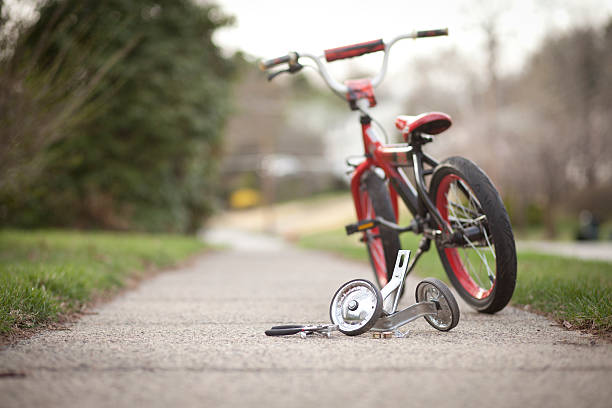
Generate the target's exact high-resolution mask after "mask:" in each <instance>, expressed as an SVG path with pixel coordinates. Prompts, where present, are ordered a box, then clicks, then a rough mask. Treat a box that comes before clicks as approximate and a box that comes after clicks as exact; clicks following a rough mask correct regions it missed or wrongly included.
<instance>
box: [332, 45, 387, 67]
mask: <svg viewBox="0 0 612 408" xmlns="http://www.w3.org/2000/svg"><path fill="white" fill-rule="evenodd" d="M384 49H385V43H384V42H383V40H382V39H380V40H374V41H368V42H363V43H358V44H352V45H345V46H344V47H338V48H330V49H329V50H325V51H324V53H325V59H326V60H327V62H332V61H335V60H339V59H345V58H353V57H358V56H360V55H363V54H368V53H370V52H376V51H383V50H384Z"/></svg>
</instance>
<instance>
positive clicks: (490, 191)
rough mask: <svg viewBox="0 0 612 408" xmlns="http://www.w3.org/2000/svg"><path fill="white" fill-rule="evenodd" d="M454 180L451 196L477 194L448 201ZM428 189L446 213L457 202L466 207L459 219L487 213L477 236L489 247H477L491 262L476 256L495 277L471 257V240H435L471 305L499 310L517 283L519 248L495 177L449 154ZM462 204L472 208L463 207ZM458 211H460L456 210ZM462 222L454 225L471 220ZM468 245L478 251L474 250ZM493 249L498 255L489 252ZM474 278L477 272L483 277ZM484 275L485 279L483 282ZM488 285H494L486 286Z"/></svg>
mask: <svg viewBox="0 0 612 408" xmlns="http://www.w3.org/2000/svg"><path fill="white" fill-rule="evenodd" d="M453 183H454V184H453ZM453 186H454V190H453V192H452V193H450V195H451V196H452V197H451V198H452V202H454V201H460V199H456V197H459V198H460V197H461V196H463V197H464V198H468V195H469V196H474V197H475V200H474V199H473V198H472V199H468V200H467V202H468V204H465V201H463V202H462V203H463V204H462V205H448V195H447V194H446V193H448V192H449V191H450V190H451V188H453ZM429 190H430V195H431V198H432V200H433V202H434V204H435V205H436V207H437V208H438V211H440V213H441V214H442V215H443V218H444V217H446V219H448V217H449V215H448V213H449V212H451V211H454V209H455V208H456V209H457V211H464V212H462V213H461V216H455V217H454V218H455V219H459V218H461V219H466V218H470V219H476V218H477V217H478V215H485V216H486V219H485V220H484V221H482V222H481V223H479V224H477V225H479V226H480V228H481V231H484V232H485V233H483V234H482V235H483V238H482V239H481V240H480V241H479V242H480V244H481V245H482V247H483V248H484V245H485V244H486V245H487V250H482V251H480V250H479V252H480V253H481V254H484V257H485V259H488V260H489V261H490V262H489V261H487V262H483V261H478V262H479V265H480V266H481V267H482V266H483V265H484V266H485V273H486V270H487V269H489V270H490V272H491V274H492V275H494V277H491V275H490V274H488V273H486V279H485V278H484V277H483V274H482V271H476V268H475V267H474V266H473V263H472V262H471V260H470V257H471V258H472V259H474V258H475V257H474V255H473V254H476V255H478V254H477V253H476V249H475V248H474V247H472V248H470V247H469V243H466V247H465V248H450V247H444V246H442V245H441V244H440V243H439V242H436V247H437V249H438V255H439V256H440V260H441V261H442V265H443V266H444V269H445V270H446V274H447V275H448V277H449V279H450V281H451V282H452V284H453V286H454V287H455V289H456V290H457V292H458V293H459V295H460V296H461V297H462V298H463V299H464V300H465V301H466V302H467V303H468V304H469V305H471V306H472V307H473V308H474V309H476V310H478V311H479V312H482V313H495V312H498V311H500V310H502V309H503V308H504V307H505V306H506V305H507V304H508V302H510V299H511V298H512V294H513V293H514V287H515V285H516V248H515V244H514V235H513V233H512V226H511V225H510V218H509V217H508V213H507V211H506V208H505V207H504V203H503V202H502V200H501V197H500V196H499V193H498V192H497V190H496V189H495V187H494V186H493V183H492V182H491V180H490V179H489V178H488V177H487V175H486V174H485V173H484V172H483V171H482V170H481V169H480V168H479V167H478V166H477V165H476V164H475V163H474V162H472V161H470V160H468V159H465V158H463V157H451V158H449V159H447V160H445V161H443V162H442V163H440V164H439V165H438V166H437V167H436V168H435V169H434V172H433V176H432V179H431V183H430V189H429ZM462 206H463V207H466V206H469V207H470V208H468V209H467V210H463V208H462ZM451 207H452V208H453V209H451ZM444 212H445V213H446V216H445V215H444ZM468 213H471V215H469V217H468V216H466V215H465V214H468ZM454 214H455V215H456V212H455V213H454ZM474 214H475V215H474ZM459 225H460V227H458V228H455V229H456V230H459V229H460V228H462V226H461V225H463V226H467V225H469V224H467V223H466V224H463V223H459ZM472 225H475V224H472ZM485 238H486V239H488V240H489V242H487V241H486V239H485ZM466 242H467V241H466ZM476 244H478V242H476V243H474V245H476ZM489 244H490V245H489ZM460 251H461V252H460ZM469 251H474V252H473V253H472V254H470V253H469ZM493 251H494V253H493ZM491 254H493V255H494V257H493V256H490V255H491ZM462 255H463V259H462V258H461V256H462ZM477 259H482V258H477ZM466 264H467V265H468V266H467V267H466V266H465V265H466ZM492 265H495V271H493V270H492V269H493V268H492ZM477 275H481V276H477ZM473 278H479V280H478V279H473ZM477 280H478V282H477ZM483 281H486V282H487V283H482V282H483ZM474 285H475V286H474ZM489 285H490V287H487V286H489Z"/></svg>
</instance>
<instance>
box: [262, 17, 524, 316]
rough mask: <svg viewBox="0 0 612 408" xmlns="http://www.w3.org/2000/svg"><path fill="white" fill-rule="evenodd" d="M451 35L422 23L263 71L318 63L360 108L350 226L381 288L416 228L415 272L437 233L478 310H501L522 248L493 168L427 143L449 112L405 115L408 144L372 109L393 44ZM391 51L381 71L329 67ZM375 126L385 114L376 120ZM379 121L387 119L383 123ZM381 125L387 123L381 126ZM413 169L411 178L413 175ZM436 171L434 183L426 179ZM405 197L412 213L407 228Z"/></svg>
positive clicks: (450, 269) (285, 59)
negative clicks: (433, 152)
mask: <svg viewBox="0 0 612 408" xmlns="http://www.w3.org/2000/svg"><path fill="white" fill-rule="evenodd" d="M442 35H448V30H447V29H439V30H428V31H416V32H412V33H410V34H405V35H401V36H398V37H396V38H394V39H393V40H391V41H390V42H383V40H382V39H379V40H375V41H369V42H364V43H359V44H353V45H348V46H344V47H339V48H333V49H329V50H326V51H325V52H324V55H322V56H314V55H310V54H298V53H297V52H290V53H289V54H287V55H285V56H282V57H279V58H275V59H272V60H268V61H263V62H261V63H260V67H261V69H262V70H268V69H270V68H272V67H275V66H277V65H281V64H287V66H286V68H285V69H282V70H279V71H276V72H272V73H270V74H269V76H268V79H269V80H272V79H273V78H275V77H276V76H277V75H279V74H282V73H296V72H299V71H301V70H302V68H304V67H305V66H309V65H303V64H301V63H300V61H303V60H304V59H309V60H311V61H314V63H315V66H311V67H312V68H314V69H315V70H317V71H318V72H319V73H320V75H321V77H322V78H323V80H324V81H325V82H326V83H327V85H328V86H329V87H330V88H331V89H332V90H333V91H334V92H335V93H337V94H338V95H340V96H341V97H342V98H343V99H344V98H345V99H346V101H347V102H348V103H349V106H350V108H351V109H352V110H355V111H358V112H359V113H360V115H359V121H360V123H361V129H362V138H363V145H364V149H365V151H364V155H363V156H362V157H360V158H358V160H355V159H354V158H353V159H349V160H347V164H348V165H349V166H351V167H352V168H353V172H352V177H351V192H352V195H353V201H354V204H355V210H356V212H357V220H358V222H357V223H355V224H351V225H348V226H347V227H346V231H347V233H348V234H352V233H362V234H363V238H362V240H363V242H365V244H366V246H367V250H368V254H369V257H370V262H371V265H372V268H373V270H374V273H375V276H376V280H377V282H378V285H379V286H380V287H383V286H384V285H385V284H387V282H388V281H389V280H390V278H391V276H392V273H393V268H394V265H395V257H396V255H397V253H398V250H399V249H400V240H399V234H400V233H402V232H407V231H411V232H413V233H416V234H422V235H423V238H422V239H421V242H420V244H419V249H418V251H417V253H416V256H415V257H414V259H413V261H412V263H411V265H410V266H409V271H411V270H412V269H413V268H414V266H415V264H416V262H417V261H418V259H419V258H420V256H421V255H422V254H423V253H424V252H425V251H427V250H429V248H430V244H431V241H434V242H435V244H436V247H437V250H438V254H439V256H440V260H441V262H442V265H443V266H444V269H445V270H446V273H447V274H448V277H449V279H450V281H451V282H452V284H453V286H454V287H455V289H456V290H457V292H458V293H459V295H460V296H461V297H462V298H463V299H464V300H465V301H466V302H467V303H468V304H470V305H471V306H472V307H474V308H475V309H476V310H478V311H480V312H484V313H495V312H497V311H499V310H501V309H503V308H504V307H505V306H506V305H507V304H508V302H509V301H510V298H511V297H512V294H513V292H514V287H515V284H516V249H515V244H514V236H513V233H512V227H511V225H510V219H509V217H508V213H507V212H506V209H505V207H504V204H503V202H502V200H501V198H500V196H499V193H498V192H497V190H496V189H495V187H494V185H493V183H492V182H491V180H490V179H489V178H488V177H487V175H486V174H485V173H484V172H483V171H482V170H481V169H480V168H479V167H478V166H477V165H476V164H475V163H474V162H472V161H470V160H468V159H466V158H463V157H450V158H448V159H446V160H443V161H441V162H438V161H437V160H435V159H434V158H432V157H431V156H429V155H428V154H427V153H425V152H424V151H423V146H424V145H425V144H427V143H430V142H432V141H433V140H434V139H433V137H432V136H433V135H438V134H440V133H442V132H444V131H445V130H446V129H448V128H449V127H450V126H451V123H452V122H451V118H450V116H448V115H447V114H445V113H441V112H428V113H423V114H421V115H418V116H405V115H401V116H398V117H397V119H396V120H395V126H396V127H397V129H398V130H399V131H400V132H401V133H402V135H403V138H404V140H405V143H401V144H387V143H385V141H384V139H383V138H382V137H381V135H380V133H379V132H378V131H377V130H376V129H375V128H374V127H372V122H373V119H372V117H371V116H370V108H372V107H374V106H376V98H375V96H374V89H375V88H376V87H377V86H378V85H380V83H381V82H382V81H383V79H384V77H385V74H386V71H387V62H388V57H389V51H390V49H391V47H392V46H393V44H395V43H396V42H397V41H399V40H402V39H406V38H413V39H416V38H423V37H434V36H442ZM377 51H383V52H384V58H383V62H382V68H381V70H380V72H379V73H378V74H377V75H376V76H375V77H374V78H371V79H370V78H364V79H357V80H348V81H346V82H345V83H344V84H341V83H339V82H337V81H336V80H334V79H333V78H332V77H331V76H330V75H329V73H328V71H327V69H326V66H325V64H324V62H323V58H325V60H326V61H327V62H332V61H335V60H340V59H345V58H352V57H356V56H360V55H363V54H367V53H371V52H377ZM375 123H376V124H377V122H375ZM379 127H380V126H379ZM381 129H382V127H381ZM383 132H384V130H383ZM409 168H412V174H413V181H414V182H411V180H410V178H409V177H408V175H407V173H406V169H409ZM426 177H430V180H429V183H426V181H425V178H426ZM398 196H399V198H401V200H402V201H403V203H404V204H405V205H406V207H407V208H408V210H409V211H410V213H412V215H413V218H412V220H411V222H410V224H409V225H407V226H400V225H398V223H397V220H398Z"/></svg>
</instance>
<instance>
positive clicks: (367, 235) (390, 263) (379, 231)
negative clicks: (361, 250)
mask: <svg viewBox="0 0 612 408" xmlns="http://www.w3.org/2000/svg"><path fill="white" fill-rule="evenodd" d="M359 200H360V201H361V203H360V204H361V208H363V210H364V213H365V219H375V218H376V217H381V218H384V219H385V220H387V221H391V222H394V223H395V222H397V221H396V219H395V213H394V212H393V206H392V204H391V198H390V196H389V189H388V188H387V184H386V183H385V181H384V180H382V179H381V178H380V177H378V175H376V173H375V172H374V171H368V172H366V173H365V174H364V176H363V177H362V179H361V186H360V188H359ZM363 239H364V241H365V243H366V246H367V250H368V256H369V258H370V264H371V265H372V269H373V270H374V275H375V276H376V282H377V283H378V287H379V288H383V287H384V286H385V285H386V284H387V283H388V282H389V280H390V279H391V276H393V269H394V267H395V258H396V257H397V251H399V250H400V248H401V247H400V239H399V234H398V233H397V232H396V231H393V230H391V229H389V228H384V227H376V228H372V229H370V230H367V231H365V232H364V234H363Z"/></svg>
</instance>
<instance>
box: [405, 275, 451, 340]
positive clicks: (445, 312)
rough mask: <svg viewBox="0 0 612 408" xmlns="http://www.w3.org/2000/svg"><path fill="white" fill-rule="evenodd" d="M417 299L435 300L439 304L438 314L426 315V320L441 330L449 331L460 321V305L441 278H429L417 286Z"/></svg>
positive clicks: (423, 300)
mask: <svg viewBox="0 0 612 408" xmlns="http://www.w3.org/2000/svg"><path fill="white" fill-rule="evenodd" d="M415 297H416V301H417V302H427V301H434V302H437V303H438V305H439V309H438V314H437V315H435V316H425V320H427V322H428V323H429V324H431V325H432V326H433V327H435V328H436V329H438V330H440V331H449V330H451V329H452V328H453V327H455V326H457V323H459V305H457V300H455V297H454V296H453V294H452V292H451V291H450V289H449V288H448V286H446V285H445V284H444V282H442V281H441V280H439V279H435V278H427V279H424V280H422V281H421V282H419V284H418V285H417V287H416V294H415Z"/></svg>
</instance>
